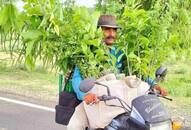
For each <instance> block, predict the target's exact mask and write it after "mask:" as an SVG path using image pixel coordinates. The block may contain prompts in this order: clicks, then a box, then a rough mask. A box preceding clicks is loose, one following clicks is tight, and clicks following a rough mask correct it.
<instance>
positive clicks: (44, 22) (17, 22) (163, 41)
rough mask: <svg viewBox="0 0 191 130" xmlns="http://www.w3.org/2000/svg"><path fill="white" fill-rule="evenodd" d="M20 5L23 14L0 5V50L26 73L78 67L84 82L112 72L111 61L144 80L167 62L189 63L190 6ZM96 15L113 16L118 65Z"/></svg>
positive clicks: (30, 1) (105, 0)
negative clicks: (39, 65) (121, 63)
mask: <svg viewBox="0 0 191 130" xmlns="http://www.w3.org/2000/svg"><path fill="white" fill-rule="evenodd" d="M23 1H24V2H25V5H24V11H23V12H18V11H17V9H16V7H15V5H14V2H12V1H10V2H7V3H5V2H4V1H0V3H3V4H2V5H1V6H0V16H1V17H0V37H1V47H2V48H3V49H4V50H5V51H7V50H8V52H10V54H11V56H14V54H15V53H16V54H17V55H18V57H17V58H18V59H17V63H22V60H23V59H24V63H25V65H26V66H27V68H28V69H34V68H35V63H36V61H37V60H42V61H43V65H44V67H46V66H52V67H53V68H56V69H57V70H62V71H63V72H64V73H67V72H69V71H70V70H71V69H72V68H73V66H74V65H78V66H79V67H80V69H81V71H82V73H83V75H84V77H90V76H94V77H98V76H99V74H100V72H101V71H102V70H104V69H105V68H107V69H112V70H114V71H115V72H117V70H115V68H116V64H115V63H116V61H120V60H121V58H122V57H123V56H125V57H126V58H127V60H126V61H125V64H126V68H125V72H126V73H127V74H129V75H132V74H136V75H138V76H139V77H146V76H148V75H153V72H154V69H156V67H158V66H160V65H161V64H162V62H163V61H165V60H167V59H168V58H170V59H172V58H174V59H175V60H176V59H178V58H184V59H186V58H187V57H190V52H191V51H190V50H191V49H190V48H191V44H190V42H191V37H190V35H191V31H190V30H191V25H190V24H191V10H190V9H191V8H190V7H191V2H190V1H189V0H184V1H180V0H174V1H170V0H112V1H111V0H98V1H97V4H96V7H95V10H94V9H92V10H91V11H90V10H88V9H87V8H85V7H77V6H76V5H75V2H74V0H66V1H65V2H64V4H63V3H62V2H63V1H62V0H41V1H37V0H23ZM100 12H101V13H107V14H115V15H116V16H117V18H118V22H119V23H120V25H121V26H122V29H121V30H119V35H118V40H117V41H116V44H115V45H116V46H117V48H118V51H119V50H122V51H123V52H124V55H122V56H121V57H119V58H118V59H116V57H114V56H112V55H109V54H108V50H109V48H106V47H105V46H104V45H103V44H102V32H101V31H100V30H97V28H96V24H97V19H98V17H99V15H100ZM7 41H9V42H7ZM184 55H185V56H184ZM108 63H109V64H108Z"/></svg>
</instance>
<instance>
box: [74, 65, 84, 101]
mask: <svg viewBox="0 0 191 130" xmlns="http://www.w3.org/2000/svg"><path fill="white" fill-rule="evenodd" d="M82 80H83V79H82V76H81V74H80V70H79V68H78V67H77V66H76V67H75V69H74V73H73V77H72V87H73V90H74V92H75V93H76V95H77V98H78V99H79V100H83V98H84V96H85V93H84V92H82V91H80V83H81V81H82Z"/></svg>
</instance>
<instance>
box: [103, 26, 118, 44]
mask: <svg viewBox="0 0 191 130" xmlns="http://www.w3.org/2000/svg"><path fill="white" fill-rule="evenodd" d="M101 28H102V31H103V35H104V42H105V44H106V45H109V46H110V45H112V44H113V42H114V41H115V39H116V33H117V29H116V28H111V27H101Z"/></svg>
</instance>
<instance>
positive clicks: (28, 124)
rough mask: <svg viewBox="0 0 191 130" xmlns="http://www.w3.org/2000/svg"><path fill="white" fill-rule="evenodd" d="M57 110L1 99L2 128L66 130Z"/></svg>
mask: <svg viewBox="0 0 191 130" xmlns="http://www.w3.org/2000/svg"><path fill="white" fill-rule="evenodd" d="M54 119H55V112H53V111H48V110H44V109H39V108H35V107H30V106H27V105H22V104H18V103H13V102H8V101H4V100H0V130H66V129H65V127H64V126H62V125H58V124H56V123H55V121H54Z"/></svg>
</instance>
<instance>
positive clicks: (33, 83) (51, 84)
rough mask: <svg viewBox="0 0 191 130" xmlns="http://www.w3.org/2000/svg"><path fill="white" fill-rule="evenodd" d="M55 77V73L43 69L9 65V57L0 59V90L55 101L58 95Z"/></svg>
mask: <svg viewBox="0 0 191 130" xmlns="http://www.w3.org/2000/svg"><path fill="white" fill-rule="evenodd" d="M1 56H2V54H1ZM4 57H5V54H4ZM57 77H58V76H57V74H54V73H50V72H47V71H46V70H43V69H38V70H35V71H27V70H26V69H25V67H23V66H18V67H15V66H14V67H13V66H11V61H10V60H9V59H8V60H0V91H3V92H8V93H13V94H18V95H21V96H27V97H32V98H37V99H42V100H50V101H55V100H56V99H57V96H58V78H57Z"/></svg>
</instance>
